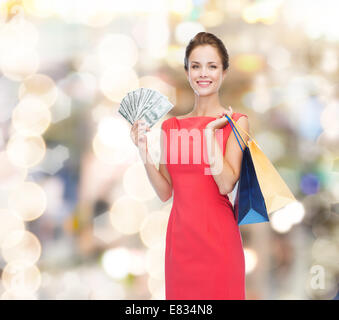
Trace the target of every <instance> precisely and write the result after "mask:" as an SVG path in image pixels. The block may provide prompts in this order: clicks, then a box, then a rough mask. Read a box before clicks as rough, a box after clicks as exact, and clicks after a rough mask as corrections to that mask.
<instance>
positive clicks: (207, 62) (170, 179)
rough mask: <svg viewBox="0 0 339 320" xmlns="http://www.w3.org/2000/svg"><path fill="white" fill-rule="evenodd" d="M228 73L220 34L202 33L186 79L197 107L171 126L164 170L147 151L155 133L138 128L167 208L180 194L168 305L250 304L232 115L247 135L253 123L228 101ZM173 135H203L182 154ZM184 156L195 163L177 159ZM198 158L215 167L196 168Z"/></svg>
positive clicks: (170, 247)
mask: <svg viewBox="0 0 339 320" xmlns="http://www.w3.org/2000/svg"><path fill="white" fill-rule="evenodd" d="M227 69H228V53H227V50H226V48H225V46H224V44H223V43H222V41H221V40H220V39H218V38H217V37H216V36H215V35H213V34H211V33H206V32H200V33H198V34H197V35H196V36H195V37H194V38H193V39H192V40H191V41H190V43H189V44H188V46H187V48H186V55H185V73H186V76H187V79H188V81H189V83H190V85H191V87H192V89H193V91H194V97H195V100H194V107H193V109H192V111H191V112H190V113H188V114H186V115H184V116H183V117H171V118H169V119H167V120H165V121H163V123H162V126H161V128H162V130H161V137H160V139H161V160H160V164H159V170H158V169H157V168H156V166H155V165H154V164H153V163H152V159H151V158H150V156H149V153H148V149H147V139H146V135H145V132H147V131H149V130H150V129H149V128H148V127H146V125H145V122H144V121H141V120H139V121H137V122H136V123H135V124H134V125H133V127H132V129H131V137H132V139H133V142H134V143H135V144H136V145H137V146H138V148H139V153H140V156H141V158H142V160H143V161H144V164H145V168H146V171H147V175H148V178H149V180H150V182H151V184H152V186H153V188H154V190H155V191H156V193H157V195H158V196H159V198H160V199H161V200H162V201H164V202H165V201H167V200H168V199H170V198H171V196H172V193H173V206H172V210H171V213H170V217H169V220H168V226H167V233H166V254H165V284H166V299H170V300H172V299H194V300H198V299H199V300H202V299H215V300H217V299H219V300H220V299H222V300H225V299H245V261H244V252H243V247H242V239H241V234H240V231H239V227H238V225H237V222H236V220H235V218H234V213H233V207H232V203H231V202H230V200H229V198H228V195H227V194H228V193H230V192H232V190H233V188H234V186H235V184H236V182H237V181H238V179H239V177H240V170H241V162H242V150H241V149H240V147H239V145H238V142H237V140H236V138H235V136H234V133H233V131H232V129H231V125H230V124H228V120H227V118H226V117H225V114H227V115H228V116H229V117H232V119H234V121H236V123H237V124H238V125H239V126H241V127H242V128H244V129H245V130H246V131H247V132H248V130H249V124H248V119H247V115H245V114H241V113H233V111H232V108H231V107H229V109H228V110H226V109H225V108H224V107H223V106H222V105H221V103H220V100H219V88H220V86H221V84H222V82H223V80H224V78H225V75H226V72H227ZM171 131H172V135H171ZM173 132H175V133H178V132H181V133H182V134H183V133H186V137H187V132H195V134H194V135H190V134H188V139H184V140H185V142H186V145H185V147H184V148H182V145H184V142H183V141H184V140H183V137H184V135H180V134H179V136H180V138H181V139H175V138H173V137H176V138H177V137H178V135H175V134H173ZM199 134H200V135H199ZM191 137H192V138H193V139H191ZM242 138H243V139H244V141H247V140H248V138H247V137H246V136H242ZM174 140H175V142H176V143H177V148H175V147H174V144H175V143H174ZM179 140H180V141H179ZM193 140H194V141H193ZM196 141H198V144H196ZM239 141H240V143H241V144H242V147H244V144H243V142H242V141H241V139H239ZM196 146H198V147H199V146H200V148H197V147H196ZM213 146H214V147H213ZM201 147H202V148H201ZM192 149H193V153H194V154H193V155H191V152H190V151H191V150H192ZM202 149H203V150H202ZM201 150H202V151H201ZM199 152H200V155H199V154H198V153H199ZM175 153H176V154H175ZM188 154H189V155H188ZM197 154H198V156H197ZM173 155H174V156H173ZM176 156H181V157H183V156H185V159H186V160H187V159H188V160H189V161H188V162H187V161H186V162H185V163H183V161H181V162H180V161H179V162H178V161H171V160H173V159H177V157H176ZM193 157H194V159H195V160H196V159H199V158H200V159H206V158H207V161H200V162H198V163H197V161H196V162H194V161H193V163H192V159H193ZM194 159H193V160H194ZM212 159H214V161H212ZM206 162H207V163H206Z"/></svg>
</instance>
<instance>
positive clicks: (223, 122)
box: [206, 106, 233, 130]
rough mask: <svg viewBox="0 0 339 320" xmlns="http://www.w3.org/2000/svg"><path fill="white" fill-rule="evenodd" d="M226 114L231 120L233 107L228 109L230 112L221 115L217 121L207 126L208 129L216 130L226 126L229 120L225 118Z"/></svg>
mask: <svg viewBox="0 0 339 320" xmlns="http://www.w3.org/2000/svg"><path fill="white" fill-rule="evenodd" d="M225 114H227V115H228V116H229V117H230V118H231V117H232V114H233V110H232V107H231V106H229V107H228V111H225V112H222V113H220V114H219V115H218V118H217V119H216V120H213V121H211V122H209V123H208V124H207V126H206V129H212V130H216V129H221V128H223V127H224V126H226V124H227V123H228V119H227V118H226V117H225Z"/></svg>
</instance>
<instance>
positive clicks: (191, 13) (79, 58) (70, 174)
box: [0, 0, 339, 299]
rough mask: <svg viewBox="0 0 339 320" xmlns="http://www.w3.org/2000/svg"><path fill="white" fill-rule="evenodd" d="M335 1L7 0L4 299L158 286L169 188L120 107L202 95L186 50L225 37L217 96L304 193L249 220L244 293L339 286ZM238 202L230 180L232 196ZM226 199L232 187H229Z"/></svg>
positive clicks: (2, 76)
mask: <svg viewBox="0 0 339 320" xmlns="http://www.w3.org/2000/svg"><path fill="white" fill-rule="evenodd" d="M338 10H339V3H338V1H336V0H333V1H332V0H322V1H320V0H313V1H307V0H260V1H259V0H237V1H231V0H227V1H226V0H214V1H213V0H210V1H204V0H195V1H194V0H156V1H155V0H143V1H133V0H124V1H116V0H96V1H92V0H81V1H80V0H76V1H75V0H74V1H66V0H27V1H25V0H21V1H6V0H0V246H1V254H0V273H1V281H0V296H1V299H164V298H165V287H164V284H165V283H164V249H165V235H166V227H167V221H168V217H169V213H170V210H171V205H172V199H170V200H168V201H167V202H161V201H160V200H159V199H158V198H157V196H156V194H155V192H154V190H153V189H152V187H151V185H150V183H149V180H148V178H147V175H146V171H145V169H144V166H143V162H142V161H141V159H140V158H139V154H138V150H137V148H136V147H135V145H134V144H133V142H132V140H131V138H130V135H129V133H130V127H131V126H130V124H129V123H127V121H126V120H125V119H123V118H122V117H121V116H119V115H118V114H117V110H118V108H119V103H120V101H121V99H122V98H123V97H124V96H125V94H126V93H127V92H129V91H131V90H135V89H137V88H139V87H148V88H153V89H156V90H159V91H160V92H162V93H163V94H164V95H166V96H167V97H168V98H169V100H170V101H171V102H172V103H173V104H174V105H175V107H174V108H173V109H172V110H171V112H170V113H169V114H167V115H166V116H165V117H163V119H161V120H160V121H159V122H158V123H157V124H156V125H155V126H154V127H153V128H152V130H151V132H149V133H148V144H149V146H150V149H151V150H150V151H151V155H152V158H153V160H154V162H155V163H157V164H158V161H159V151H160V142H159V141H160V140H159V137H160V126H161V123H162V121H163V120H165V119H167V118H169V117H172V116H177V115H181V114H185V113H187V112H189V111H190V110H191V108H192V107H193V102H194V100H193V98H194V97H193V91H192V89H191V88H190V86H189V83H188V81H187V79H186V77H185V73H184V64H183V61H184V51H185V47H186V45H187V44H188V42H189V40H190V39H191V38H192V37H193V36H194V35H195V34H196V33H198V32H200V31H207V32H212V33H214V34H215V35H217V36H218V37H219V38H221V39H222V40H223V42H224V44H225V46H226V48H227V49H228V52H229V56H230V68H229V72H228V74H227V76H226V78H225V81H224V83H223V86H222V87H221V91H220V98H221V102H222V103H223V104H224V105H225V107H227V106H228V105H231V106H232V108H233V110H234V111H235V112H242V113H245V114H247V115H248V116H249V121H250V124H251V128H250V130H251V133H252V135H253V136H254V137H255V139H256V141H257V142H258V143H259V145H260V146H261V148H262V150H263V151H264V153H265V154H266V155H267V156H268V158H269V159H270V160H271V162H272V163H273V164H274V166H275V168H276V169H277V170H278V172H279V173H280V174H281V176H282V177H283V179H284V180H285V181H286V183H287V184H288V186H289V187H290V189H291V191H292V192H293V194H294V195H295V197H296V198H297V200H298V202H296V203H294V204H293V205H290V206H288V207H286V208H285V209H283V210H280V211H277V212H275V213H273V214H272V215H271V216H270V222H269V223H261V224H256V225H246V226H241V227H240V230H241V234H242V238H243V245H244V250H245V258H246V287H247V288H246V290H247V291H246V297H247V299H338V280H339V250H338V248H339V219H338V217H339V203H338V198H339V179H338V177H339V174H338V171H339V125H338V121H339V81H338V79H339V78H338V76H339V68H338V53H339V50H338V47H339V31H338V30H339V20H338V18H337V12H338ZM229 196H230V199H233V198H232V197H233V196H234V192H233V193H232V194H230V195H229ZM232 201H233V200H232Z"/></svg>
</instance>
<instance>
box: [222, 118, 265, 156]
mask: <svg viewBox="0 0 339 320" xmlns="http://www.w3.org/2000/svg"><path fill="white" fill-rule="evenodd" d="M225 117H226V118H227V119H228V122H229V124H230V125H231V128H232V130H233V132H234V135H235V137H236V138H237V135H236V132H235V131H234V129H235V130H236V131H237V133H238V135H239V136H240V138H241V140H242V141H243V142H244V144H245V145H246V146H247V147H248V145H247V144H246V142H245V141H244V140H243V139H242V137H241V135H240V133H239V131H238V130H237V128H240V129H241V130H242V131H243V132H245V133H246V134H247V136H249V137H250V138H251V140H252V141H254V143H255V144H256V145H257V146H258V147H259V145H258V143H257V142H256V140H255V139H254V138H253V137H251V136H250V134H249V133H248V132H247V131H246V130H244V129H243V128H241V127H240V126H238V125H236V123H235V121H234V120H233V119H232V118H230V117H229V116H228V115H226V114H225ZM237 140H238V138H237ZM238 143H239V146H240V148H241V150H242V147H241V145H240V142H239V140H238Z"/></svg>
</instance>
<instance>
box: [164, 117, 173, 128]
mask: <svg viewBox="0 0 339 320" xmlns="http://www.w3.org/2000/svg"><path fill="white" fill-rule="evenodd" d="M174 119H175V117H170V118H167V119H165V120H164V121H163V122H162V123H161V128H162V129H166V128H168V127H169V126H170V125H171V123H172V122H173V120H174Z"/></svg>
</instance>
